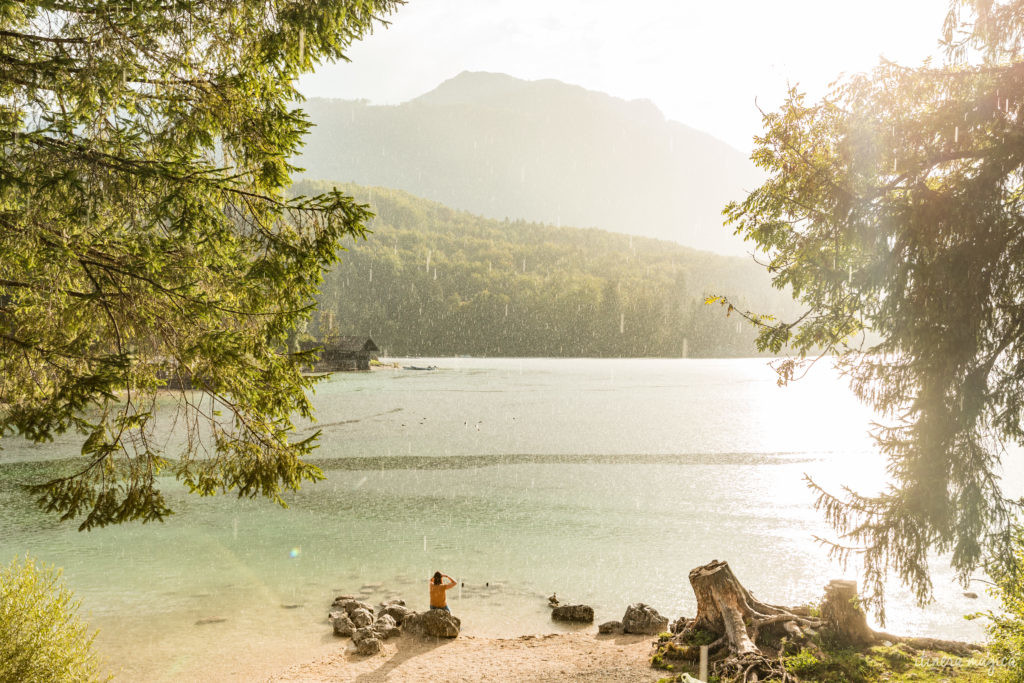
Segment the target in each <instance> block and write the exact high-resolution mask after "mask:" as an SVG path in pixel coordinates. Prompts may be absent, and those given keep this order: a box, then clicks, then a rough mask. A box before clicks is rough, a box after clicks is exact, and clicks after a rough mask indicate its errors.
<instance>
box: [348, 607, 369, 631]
mask: <svg viewBox="0 0 1024 683" xmlns="http://www.w3.org/2000/svg"><path fill="white" fill-rule="evenodd" d="M348 616H349V619H351V620H352V623H353V624H355V625H356V628H364V627H366V626H369V625H370V624H372V623H373V615H372V614H370V613H369V612H367V611H366V610H365V609H357V610H353V611H352V612H349V615H348Z"/></svg>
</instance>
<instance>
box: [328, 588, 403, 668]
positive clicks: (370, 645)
mask: <svg viewBox="0 0 1024 683" xmlns="http://www.w3.org/2000/svg"><path fill="white" fill-rule="evenodd" d="M410 614H413V612H412V611H411V610H409V608H407V607H406V606H405V601H404V600H397V599H396V600H390V601H388V602H387V603H386V604H383V605H379V606H378V609H377V610H376V612H375V610H374V609H373V607H371V606H370V605H369V604H367V603H365V602H362V601H360V600H357V599H356V598H355V597H354V596H351V595H341V596H339V597H337V598H335V599H334V602H333V603H332V604H331V610H330V612H329V613H328V615H327V618H328V619H329V620H330V622H331V626H332V627H333V628H334V635H336V636H351V637H352V643H353V644H354V645H355V646H356V652H358V653H359V654H361V655H375V654H377V653H378V652H380V651H381V647H382V644H383V641H385V640H387V639H388V638H390V637H392V636H397V635H400V634H401V630H400V628H399V627H400V626H401V625H402V623H403V622H404V621H405V619H406V618H407V617H408V616H409V615H410Z"/></svg>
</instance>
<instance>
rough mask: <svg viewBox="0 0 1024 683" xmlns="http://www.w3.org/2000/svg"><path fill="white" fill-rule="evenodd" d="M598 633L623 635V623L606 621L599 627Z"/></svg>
mask: <svg viewBox="0 0 1024 683" xmlns="http://www.w3.org/2000/svg"><path fill="white" fill-rule="evenodd" d="M597 632H598V633H622V622H621V621H606V622H604V623H603V624H601V625H600V626H598V627H597Z"/></svg>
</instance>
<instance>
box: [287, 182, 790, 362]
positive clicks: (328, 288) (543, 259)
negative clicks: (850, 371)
mask: <svg viewBox="0 0 1024 683" xmlns="http://www.w3.org/2000/svg"><path fill="white" fill-rule="evenodd" d="M331 186H332V184H331V183H327V182H325V181H302V182H300V183H297V184H296V186H295V187H294V188H293V189H294V191H295V192H296V193H298V194H305V195H313V194H318V193H320V192H324V191H327V190H328V189H330V187H331ZM338 189H340V190H341V191H342V192H344V193H346V194H350V195H352V196H354V197H355V198H356V199H357V200H359V201H360V202H363V203H368V204H370V206H371V208H372V209H373V211H374V212H375V213H376V217H375V218H374V219H373V220H372V222H371V223H370V225H369V227H370V229H371V230H372V231H373V233H372V234H371V235H369V236H368V238H367V239H366V240H356V241H352V242H347V243H346V244H345V247H346V249H347V250H346V251H344V252H342V253H341V262H340V263H339V264H338V265H337V266H336V267H334V268H333V269H332V270H331V271H330V272H328V273H327V274H326V276H325V279H324V283H323V286H322V287H321V293H320V296H319V299H318V306H317V310H316V312H315V313H314V316H313V320H312V321H311V324H310V326H309V328H308V330H307V332H308V333H309V334H310V335H311V336H312V337H313V338H316V339H321V340H322V339H324V338H326V337H329V336H331V335H337V334H359V335H364V334H367V335H370V336H371V337H373V340H374V341H375V342H376V343H377V345H378V346H379V347H381V348H382V349H386V350H387V352H388V353H389V354H391V355H398V356H417V355H418V356H451V355H474V356H520V357H522V356H591V357H643V356H658V357H680V356H694V357H726V356H750V355H753V354H754V353H755V348H754V336H755V330H754V329H753V328H752V327H751V326H750V325H748V324H746V323H745V322H743V321H741V320H740V319H739V316H735V315H734V316H732V317H727V316H726V314H725V311H724V310H723V309H722V308H721V307H720V306H716V305H712V306H708V305H705V303H704V300H705V298H706V297H707V296H709V295H714V294H726V295H729V296H730V298H732V299H733V300H734V301H736V302H737V303H739V304H740V305H741V306H744V307H749V308H751V309H753V310H756V311H758V312H761V313H773V314H776V315H779V316H782V317H785V318H792V317H796V315H795V313H796V311H797V307H796V305H795V304H794V302H793V301H792V299H791V298H790V297H788V296H787V295H786V294H785V293H783V292H780V291H778V290H775V289H772V288H771V286H770V284H769V279H768V275H767V273H766V272H765V270H764V268H762V267H761V266H759V265H757V264H756V263H754V262H753V261H752V260H751V259H749V258H736V257H731V256H719V255H715V254H709V253H707V252H702V251H695V250H693V249H689V248H687V247H683V246H681V245H679V244H676V243H673V242H666V241H663V240H655V239H649V238H643V237H634V236H630V235H623V234H617V233H611V232H606V231H603V230H596V229H577V228H567V227H557V226H553V225H549V224H540V223H530V222H527V221H523V220H514V221H512V220H496V219H490V218H483V217H480V216H476V215H473V214H470V213H468V212H465V211H456V210H453V209H451V208H448V207H446V206H443V205H441V204H438V203H437V202H432V201H428V200H425V199H422V198H419V197H415V196H412V195H410V194H408V193H406V192H403V191H400V190H392V189H386V188H379V187H360V186H356V185H339V186H338Z"/></svg>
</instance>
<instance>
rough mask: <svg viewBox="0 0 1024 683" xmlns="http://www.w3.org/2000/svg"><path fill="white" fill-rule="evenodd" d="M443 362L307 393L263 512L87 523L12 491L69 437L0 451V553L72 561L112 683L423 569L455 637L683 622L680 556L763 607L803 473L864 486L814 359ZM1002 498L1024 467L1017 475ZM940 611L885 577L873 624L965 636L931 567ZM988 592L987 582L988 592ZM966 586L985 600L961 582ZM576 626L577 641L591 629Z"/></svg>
mask: <svg viewBox="0 0 1024 683" xmlns="http://www.w3.org/2000/svg"><path fill="white" fill-rule="evenodd" d="M412 363H413V364H415V365H419V366H426V365H436V366H437V368H438V369H437V370H435V371H430V372H421V371H413V370H394V369H381V370H376V371H374V372H371V373H351V374H337V375H334V376H332V377H331V378H330V379H329V380H327V381H325V382H323V383H321V384H320V385H318V387H317V391H316V395H315V400H314V403H315V405H316V407H317V415H318V423H319V424H318V426H319V427H320V428H321V429H323V436H322V439H321V446H320V448H319V449H318V451H317V456H316V460H317V462H318V463H319V464H320V465H321V466H322V467H323V469H324V471H325V473H326V474H327V480H326V481H323V482H319V483H317V484H315V485H307V486H305V487H304V488H303V490H302V491H301V492H299V493H297V494H294V495H290V496H288V502H289V507H288V509H282V508H280V507H277V506H275V505H273V504H271V503H267V502H263V501H249V500H242V501H240V500H237V499H235V498H231V497H216V498H206V499H201V498H198V497H195V496H190V495H186V494H185V492H184V491H183V489H182V488H181V487H180V486H178V485H176V484H175V482H173V480H168V481H167V482H166V484H165V488H166V489H167V490H168V492H169V496H168V497H169V499H170V501H171V505H172V507H174V508H175V510H176V511H177V514H176V515H174V516H173V517H171V518H169V519H168V520H167V522H166V523H164V524H150V525H146V526H141V525H129V526H122V527H118V528H108V529H101V530H97V531H92V532H89V533H79V532H77V531H76V530H75V526H74V525H69V524H61V523H59V522H57V521H55V520H54V519H51V518H49V517H47V516H45V515H43V514H42V513H40V512H38V511H36V510H35V509H33V508H32V507H31V505H30V504H29V502H28V499H27V498H26V496H25V495H24V494H23V493H22V492H21V491H20V490H19V489H18V488H17V487H16V485H15V484H16V483H17V482H19V481H26V480H31V479H33V478H36V479H38V478H39V477H42V476H45V474H46V471H47V469H48V468H51V467H53V466H54V465H53V462H52V461H53V460H54V459H59V458H62V457H68V456H71V455H74V453H75V452H76V449H77V444H76V442H75V440H74V439H58V440H57V441H56V442H55V443H53V444H46V445H42V446H36V445H29V444H25V443H23V442H18V441H15V440H12V439H6V440H5V441H4V443H3V445H4V449H5V450H3V451H0V509H2V514H0V560H3V561H9V560H10V559H11V558H12V557H13V556H14V555H16V554H24V553H25V552H30V553H32V554H33V555H34V556H36V557H37V558H39V559H41V560H43V561H45V562H48V563H53V564H56V565H58V566H61V567H63V568H64V572H65V577H66V579H67V582H68V584H69V585H70V587H71V588H72V589H73V590H74V591H75V593H76V595H77V597H79V598H80V599H81V601H82V606H83V612H84V613H85V614H86V615H88V616H89V617H90V620H91V623H92V624H93V625H94V626H96V627H99V628H100V629H101V633H100V636H99V638H98V644H99V647H100V650H101V652H102V653H103V655H104V656H105V657H106V659H107V662H108V664H109V665H110V668H111V670H112V671H114V672H115V673H117V674H118V677H119V679H121V680H189V679H197V680H214V679H217V680H223V679H230V678H235V679H238V680H252V679H253V678H259V675H260V674H268V673H272V672H273V671H275V670H279V669H282V668H286V667H288V666H290V665H292V664H297V663H301V662H303V661H306V660H308V659H313V658H316V657H317V656H319V655H322V654H325V653H327V652H329V651H330V650H331V649H333V648H337V647H339V646H340V644H341V642H340V641H338V640H336V639H334V638H333V636H332V635H331V629H330V626H329V625H328V623H327V622H326V614H327V608H328V606H329V604H330V602H331V600H332V598H333V596H334V595H337V594H341V593H343V592H344V593H359V592H360V590H362V591H363V592H364V594H365V596H366V598H367V600H368V601H371V602H377V601H379V600H380V599H383V598H385V597H388V596H391V595H399V596H402V597H404V598H405V599H406V601H407V602H408V603H409V604H410V605H411V606H412V607H413V608H416V609H422V608H424V607H425V606H426V604H427V590H426V586H425V585H424V584H425V582H426V579H427V577H428V576H429V575H430V574H432V573H433V572H434V571H435V570H441V571H443V572H445V573H447V574H450V575H452V576H453V577H455V578H457V579H458V580H459V581H460V582H461V583H462V584H463V585H462V586H461V587H460V588H458V589H454V590H453V591H452V592H451V593H450V594H449V604H450V605H451V607H452V610H453V612H454V613H456V614H457V615H458V616H460V617H461V618H462V620H463V632H464V633H467V634H476V635H519V634H524V633H539V632H552V631H561V630H566V629H568V628H571V627H567V626H563V625H559V624H556V623H553V622H551V620H550V616H549V610H548V608H547V600H546V597H547V596H548V595H550V594H551V593H553V592H557V594H558V596H559V598H560V599H561V600H562V601H563V603H566V602H570V603H576V602H583V603H587V604H590V605H592V606H593V607H594V608H595V611H596V614H597V621H598V622H601V621H606V620H610V619H620V618H621V617H622V613H623V612H624V610H625V608H626V606H627V605H628V604H629V603H631V602H638V601H643V602H647V603H649V604H652V605H653V606H654V607H656V608H657V609H658V610H659V611H661V613H662V614H664V615H666V616H669V617H670V618H673V619H674V618H676V617H678V616H680V615H681V614H689V615H691V616H692V614H693V612H694V605H695V603H694V598H693V594H692V592H691V590H690V586H689V583H688V581H687V573H688V571H689V570H690V569H692V568H693V567H695V566H697V565H700V564H704V563H706V562H709V561H710V560H712V559H723V560H728V561H729V563H730V564H731V565H732V567H733V570H734V572H735V573H736V575H737V576H738V578H739V579H740V580H741V581H742V582H743V583H744V584H745V585H746V586H747V587H748V588H749V589H751V591H752V592H753V593H755V594H756V595H757V596H758V597H759V598H761V599H763V600H766V601H768V602H775V603H781V604H796V603H802V602H806V601H810V600H816V599H818V598H820V596H821V593H822V588H823V586H824V584H825V583H826V582H827V581H828V580H829V579H832V578H840V577H851V578H852V577H854V576H855V574H856V568H855V567H853V566H851V567H847V568H846V569H845V570H844V569H843V568H841V567H837V566H835V565H834V564H833V563H831V562H830V561H829V560H828V558H827V554H826V552H825V549H824V548H822V547H821V546H820V545H819V544H818V543H817V542H816V541H815V537H816V536H818V537H822V536H823V537H831V535H830V530H829V529H828V528H827V527H825V526H824V525H823V523H822V521H821V519H820V515H819V514H818V513H817V512H815V511H814V509H813V495H812V494H811V492H810V491H809V490H808V489H807V487H806V485H805V483H804V481H803V476H804V474H805V473H806V474H808V475H810V476H811V477H813V478H815V480H817V481H819V482H820V483H822V484H824V485H826V486H827V487H829V488H832V489H837V488H838V486H839V485H840V484H843V483H845V484H849V485H851V486H853V487H854V488H855V489H857V490H859V491H861V492H873V491H877V490H878V489H879V488H880V487H881V486H882V485H883V484H884V482H885V468H884V463H883V462H882V461H881V459H880V458H879V457H878V456H877V455H875V454H874V453H873V452H872V448H871V441H870V438H869V437H868V435H867V428H868V425H869V423H870V421H871V419H872V415H871V413H870V412H869V411H868V410H866V409H865V408H864V407H863V406H861V405H860V404H858V403H857V401H856V400H855V399H854V398H853V397H852V395H851V394H850V392H849V390H848V389H847V388H846V386H845V384H844V383H843V382H842V380H841V379H840V378H838V377H836V376H835V374H834V372H833V371H832V370H831V369H830V368H829V367H825V364H824V363H820V364H819V366H821V367H816V368H815V369H814V370H813V371H812V373H811V374H810V375H809V376H808V377H807V378H805V379H804V380H801V381H800V382H797V383H796V384H794V385H791V386H789V387H786V388H780V387H778V386H776V383H775V375H774V373H773V372H772V370H771V369H770V368H769V367H768V365H767V363H766V361H765V360H652V359H636V360H634V359H623V360H565V359H470V358H458V359H416V360H415V361H412ZM1007 481H1008V482H1010V483H1008V484H1007V486H1008V487H1010V488H1012V489H1013V492H1014V495H1018V496H1019V495H1022V494H1024V485H1022V482H1024V477H1022V476H1020V473H1019V472H1008V474H1007ZM933 578H934V581H935V590H936V597H937V601H936V603H935V604H933V605H931V606H929V607H928V608H927V609H923V610H922V609H918V608H916V607H914V606H913V604H912V599H911V597H910V596H909V594H908V593H907V592H906V591H905V590H903V589H901V588H900V587H899V586H898V585H895V584H894V585H893V586H892V588H891V590H890V594H889V607H888V609H889V621H888V623H887V625H886V626H887V630H889V631H892V632H897V633H905V634H919V635H930V636H936V637H950V638H980V637H981V635H982V625H981V623H980V622H968V621H966V620H964V619H963V618H962V617H963V615H964V614H966V613H969V612H973V611H976V610H979V609H983V608H985V607H987V606H989V605H990V604H991V603H990V602H989V600H988V598H987V597H985V596H984V595H983V596H982V598H980V599H978V600H969V599H967V598H965V597H963V595H962V591H963V589H962V588H961V587H959V586H958V585H956V584H955V583H953V581H952V574H951V572H950V571H949V569H948V567H945V566H944V565H943V563H942V562H941V561H936V562H935V564H934V573H933ZM979 585H980V584H979ZM972 590H975V591H977V592H979V593H983V590H981V588H980V587H972ZM590 628H592V627H590Z"/></svg>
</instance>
